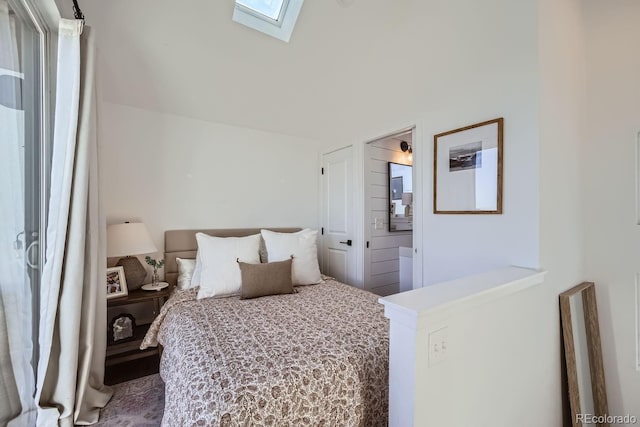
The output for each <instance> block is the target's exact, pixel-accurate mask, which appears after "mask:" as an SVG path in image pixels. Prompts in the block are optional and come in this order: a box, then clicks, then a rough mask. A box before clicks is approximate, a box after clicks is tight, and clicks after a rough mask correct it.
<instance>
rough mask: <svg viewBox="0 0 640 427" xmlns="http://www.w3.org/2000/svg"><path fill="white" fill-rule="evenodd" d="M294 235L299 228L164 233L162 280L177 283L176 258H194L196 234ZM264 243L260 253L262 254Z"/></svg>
mask: <svg viewBox="0 0 640 427" xmlns="http://www.w3.org/2000/svg"><path fill="white" fill-rule="evenodd" d="M263 229H264V230H271V231H278V232H280V233H295V232H296V231H300V230H301V228H262V229H261V228H221V229H213V230H168V231H165V232H164V260H165V261H164V262H165V265H164V280H165V281H166V282H168V283H169V284H170V285H171V286H175V285H176V282H177V281H178V263H177V262H176V258H195V257H196V252H197V251H198V242H197V241H196V233H205V234H208V235H210V236H216V237H244V236H251V235H253V234H260V230H263ZM264 252H265V250H264V242H262V243H261V248H260V253H261V254H263V253H264Z"/></svg>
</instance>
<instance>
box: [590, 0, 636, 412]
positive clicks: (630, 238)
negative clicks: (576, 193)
mask: <svg viewBox="0 0 640 427" xmlns="http://www.w3.org/2000/svg"><path fill="white" fill-rule="evenodd" d="M583 3H584V6H583V8H584V16H585V33H586V41H587V44H586V46H587V51H586V53H587V55H586V57H587V96H588V98H587V102H586V106H587V109H586V113H587V126H586V132H585V139H584V142H583V144H582V153H583V155H582V157H581V158H582V160H583V173H582V176H581V178H582V180H583V182H584V198H583V205H582V206H583V212H584V216H585V224H584V225H585V227H584V234H585V236H586V240H585V245H584V247H585V263H584V266H585V273H586V277H588V278H589V280H593V281H595V283H596V290H597V298H598V310H599V316H600V319H599V320H600V331H601V334H602V337H601V339H602V347H603V356H604V362H605V366H604V367H605V377H606V383H607V393H608V398H609V411H610V413H612V414H619V415H623V414H627V413H629V414H632V415H635V416H636V417H638V418H640V371H638V369H639V368H640V367H638V365H637V364H638V357H639V356H638V354H637V352H638V348H639V347H637V345H638V344H639V343H638V339H639V337H638V333H639V331H640V329H639V328H640V325H638V324H637V322H638V321H639V320H638V319H639V317H637V316H638V315H640V313H639V310H640V307H639V304H640V301H639V298H640V289H637V286H638V285H637V284H636V275H637V274H638V272H640V261H639V255H640V225H637V224H638V222H639V221H638V213H637V211H636V203H638V200H637V191H638V190H637V189H638V188H640V187H638V181H637V180H638V178H637V177H638V153H639V151H638V147H637V144H638V141H637V135H638V132H639V131H640V102H639V100H640V56H639V55H638V53H637V52H638V42H639V41H640V27H639V26H638V18H640V2H638V1H635V0H618V1H615V2H600V1H596V0H587V1H584V2H583Z"/></svg>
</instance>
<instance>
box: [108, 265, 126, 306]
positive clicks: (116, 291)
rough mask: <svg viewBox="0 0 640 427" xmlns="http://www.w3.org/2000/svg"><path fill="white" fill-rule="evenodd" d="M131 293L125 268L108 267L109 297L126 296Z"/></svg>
mask: <svg viewBox="0 0 640 427" xmlns="http://www.w3.org/2000/svg"><path fill="white" fill-rule="evenodd" d="M128 294H129V291H128V289H127V279H126V278H125V276H124V268H122V267H110V268H107V299H111V298H119V297H125V296H127V295H128Z"/></svg>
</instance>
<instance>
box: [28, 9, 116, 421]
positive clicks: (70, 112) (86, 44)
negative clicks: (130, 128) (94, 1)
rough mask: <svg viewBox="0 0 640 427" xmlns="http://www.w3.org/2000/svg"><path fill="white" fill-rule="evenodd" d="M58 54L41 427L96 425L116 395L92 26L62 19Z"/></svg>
mask: <svg viewBox="0 0 640 427" xmlns="http://www.w3.org/2000/svg"><path fill="white" fill-rule="evenodd" d="M58 49H59V53H58V84H57V87H56V90H57V94H56V120H55V129H54V148H53V154H52V171H51V176H52V177H51V197H50V207H49V223H48V226H47V261H46V263H45V267H44V269H43V282H42V288H43V291H42V294H41V304H42V307H41V319H40V340H39V341H40V360H39V363H38V378H37V388H36V401H37V402H38V404H39V408H38V425H39V426H54V425H59V426H73V425H74V423H75V424H80V425H86V424H92V423H95V422H96V421H97V420H98V416H99V410H100V408H102V407H104V405H105V404H106V403H107V402H108V400H109V399H110V397H111V389H110V388H109V387H105V386H104V359H105V351H106V330H107V325H106V317H107V314H106V288H105V286H104V280H105V269H106V264H105V263H106V256H105V252H106V251H105V247H106V246H105V241H106V240H105V233H106V231H105V230H106V226H105V221H104V218H102V216H101V213H100V209H99V201H98V171H97V168H98V162H97V146H96V102H95V90H94V87H95V85H94V74H95V72H94V56H95V52H94V42H93V35H92V32H91V29H90V28H89V27H85V28H84V29H83V28H82V24H81V23H80V22H79V21H73V20H61V23H60V31H59V41H58ZM74 79H75V80H76V81H75V82H74ZM76 97H77V101H76V99H75V98H76ZM74 103H75V104H74ZM74 106H75V107H76V108H74ZM74 113H75V114H74Z"/></svg>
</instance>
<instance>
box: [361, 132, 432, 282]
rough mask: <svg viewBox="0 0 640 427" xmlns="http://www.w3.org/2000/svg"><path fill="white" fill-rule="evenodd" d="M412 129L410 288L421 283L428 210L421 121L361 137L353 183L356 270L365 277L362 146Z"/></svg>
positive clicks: (362, 278)
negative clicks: (358, 237)
mask: <svg viewBox="0 0 640 427" xmlns="http://www.w3.org/2000/svg"><path fill="white" fill-rule="evenodd" d="M407 131H412V135H411V137H412V143H411V148H412V150H413V165H412V166H413V168H412V171H413V174H412V175H413V176H412V179H413V184H412V185H413V289H416V288H420V287H422V283H423V270H422V269H423V262H422V245H423V238H422V236H424V233H423V226H424V219H423V214H424V213H425V212H427V210H425V209H424V202H425V191H424V190H425V188H426V184H427V183H425V182H424V180H423V177H424V164H425V162H424V159H425V155H424V153H425V150H424V149H423V148H424V146H423V144H422V141H423V138H422V125H421V123H420V122H419V121H418V120H416V121H415V122H414V123H411V124H408V125H404V126H398V128H397V129H396V130H394V131H391V132H385V133H380V135H378V136H376V137H374V138H368V139H366V140H365V141H363V142H362V143H361V144H358V145H359V146H360V150H359V161H358V162H357V163H358V165H359V169H360V173H359V176H360V181H359V185H358V186H356V191H359V193H360V194H359V196H358V199H357V203H356V208H355V209H354V211H355V213H356V223H357V224H358V223H359V227H358V229H359V233H360V235H361V236H362V237H361V239H362V240H361V241H362V242H363V244H362V245H361V246H360V247H361V250H360V251H359V254H358V257H359V260H360V269H359V270H358V271H359V272H360V274H361V280H364V258H365V251H366V250H367V248H366V245H365V244H364V236H365V234H366V227H367V226H368V224H367V223H366V221H365V206H366V201H365V191H364V190H365V189H364V179H365V177H364V167H365V153H366V150H365V147H366V146H367V144H370V143H372V142H375V141H379V140H381V139H384V138H388V137H391V136H394V135H397V134H399V133H403V132H407Z"/></svg>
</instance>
